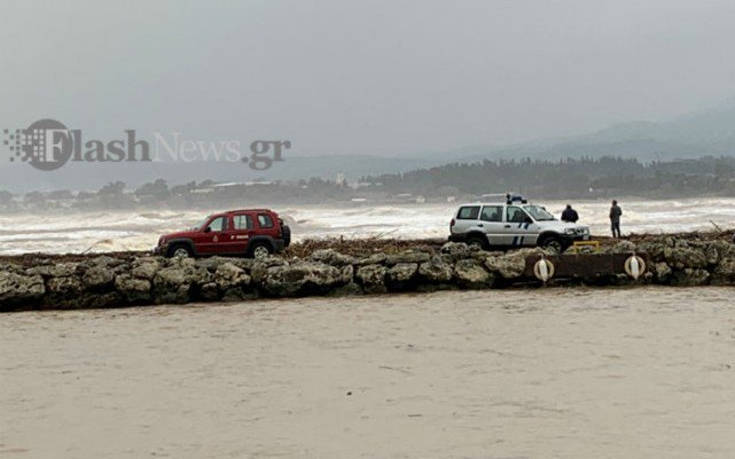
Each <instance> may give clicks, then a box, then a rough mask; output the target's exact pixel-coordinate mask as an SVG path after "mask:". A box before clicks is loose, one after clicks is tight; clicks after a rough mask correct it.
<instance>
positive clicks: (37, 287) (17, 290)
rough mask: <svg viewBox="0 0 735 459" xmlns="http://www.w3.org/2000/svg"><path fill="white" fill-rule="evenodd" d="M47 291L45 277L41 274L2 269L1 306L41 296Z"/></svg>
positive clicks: (0, 278)
mask: <svg viewBox="0 0 735 459" xmlns="http://www.w3.org/2000/svg"><path fill="white" fill-rule="evenodd" d="M44 293H46V287H45V285H44V283H43V278H42V277H41V276H40V275H39V274H35V275H30V276H26V275H22V274H18V273H15V272H11V271H0V308H2V305H4V304H7V305H13V304H17V303H23V302H26V301H30V300H34V299H37V298H40V297H41V296H42V295H43V294H44Z"/></svg>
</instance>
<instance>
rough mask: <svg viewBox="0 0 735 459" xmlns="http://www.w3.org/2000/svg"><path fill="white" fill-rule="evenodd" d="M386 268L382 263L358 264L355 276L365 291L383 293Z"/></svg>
mask: <svg viewBox="0 0 735 459" xmlns="http://www.w3.org/2000/svg"><path fill="white" fill-rule="evenodd" d="M387 271H388V270H387V268H386V267H385V266H382V265H365V266H360V267H359V268H358V269H357V272H356V273H355V278H356V279H357V281H358V283H359V284H360V285H361V286H362V288H363V290H364V291H365V292H367V293H383V292H385V291H386V287H385V276H386V273H387Z"/></svg>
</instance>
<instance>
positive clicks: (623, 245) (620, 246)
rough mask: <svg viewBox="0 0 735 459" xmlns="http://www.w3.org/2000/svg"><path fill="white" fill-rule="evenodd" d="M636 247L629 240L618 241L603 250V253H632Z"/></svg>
mask: <svg viewBox="0 0 735 459" xmlns="http://www.w3.org/2000/svg"><path fill="white" fill-rule="evenodd" d="M637 249H638V247H636V245H635V244H634V243H633V242H631V241H619V242H617V243H616V244H615V245H614V246H612V247H610V248H608V249H607V250H604V251H603V253H622V254H628V253H633V252H635V251H636V250H637Z"/></svg>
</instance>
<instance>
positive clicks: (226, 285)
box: [214, 261, 251, 290]
mask: <svg viewBox="0 0 735 459" xmlns="http://www.w3.org/2000/svg"><path fill="white" fill-rule="evenodd" d="M250 281H251V278H250V276H249V275H248V274H247V273H246V272H245V270H244V269H242V268H240V267H238V266H235V265H234V264H232V263H230V262H229V261H228V262H226V263H223V264H221V265H219V266H218V267H217V270H216V271H215V273H214V282H215V283H216V285H217V286H218V287H219V288H220V289H221V290H228V289H231V288H235V287H246V286H248V285H250Z"/></svg>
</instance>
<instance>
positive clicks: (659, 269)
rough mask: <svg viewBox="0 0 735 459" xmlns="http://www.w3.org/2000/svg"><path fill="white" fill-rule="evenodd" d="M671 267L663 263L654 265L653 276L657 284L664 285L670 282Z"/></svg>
mask: <svg viewBox="0 0 735 459" xmlns="http://www.w3.org/2000/svg"><path fill="white" fill-rule="evenodd" d="M671 273H672V271H671V267H670V266H669V265H667V264H666V263H664V262H663V261H661V262H658V263H655V264H654V265H653V275H654V279H655V280H656V282H658V283H659V284H663V283H666V282H668V280H669V278H670V277H671Z"/></svg>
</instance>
